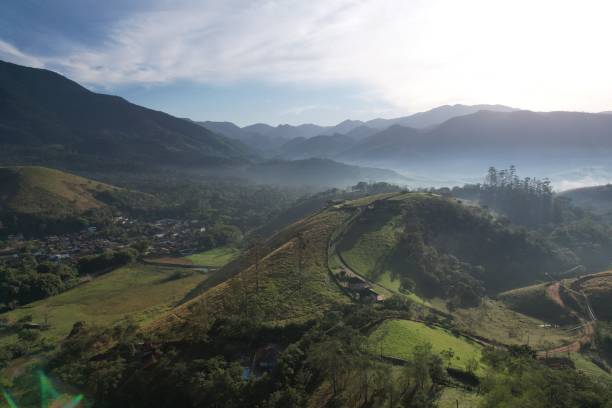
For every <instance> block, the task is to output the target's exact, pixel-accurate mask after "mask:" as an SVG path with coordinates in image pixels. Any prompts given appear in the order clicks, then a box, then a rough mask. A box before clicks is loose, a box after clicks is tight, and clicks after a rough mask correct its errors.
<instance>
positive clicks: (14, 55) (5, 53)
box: [0, 40, 44, 68]
mask: <svg viewBox="0 0 612 408" xmlns="http://www.w3.org/2000/svg"><path fill="white" fill-rule="evenodd" d="M0 59H1V60H6V61H12V62H14V63H16V64H21V65H27V66H29V67H35V68H42V67H43V66H44V63H43V61H41V60H40V59H39V58H36V57H34V56H32V55H27V54H25V53H23V52H21V51H19V50H18V49H17V48H16V47H15V46H13V45H11V44H9V43H7V42H6V41H2V40H0Z"/></svg>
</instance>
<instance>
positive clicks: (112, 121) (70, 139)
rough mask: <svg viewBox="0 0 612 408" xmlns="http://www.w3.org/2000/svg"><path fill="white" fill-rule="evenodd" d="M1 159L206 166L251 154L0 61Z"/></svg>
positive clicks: (193, 128) (197, 129)
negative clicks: (59, 159)
mask: <svg viewBox="0 0 612 408" xmlns="http://www.w3.org/2000/svg"><path fill="white" fill-rule="evenodd" d="M0 105H1V106H2V109H0V145H2V146H3V148H2V151H3V152H4V153H5V154H0V157H2V160H3V161H5V160H7V161H10V160H11V159H12V158H15V157H18V156H20V155H24V156H29V157H32V156H33V157H35V158H38V159H40V160H41V161H48V160H49V159H50V158H51V157H65V158H69V159H70V160H75V159H76V160H77V161H84V160H85V159H86V158H89V159H92V160H102V161H109V160H125V161H133V160H135V161H138V162H144V163H151V162H155V163H162V164H176V163H183V164H184V163H190V164H209V163H217V162H219V161H223V160H232V159H241V158H243V157H245V156H248V155H249V154H250V150H249V149H248V148H247V147H246V146H244V145H243V144H242V143H240V142H237V141H235V140H234V139H229V138H226V137H223V136H220V135H217V134H215V133H213V132H211V131H209V130H207V129H205V128H202V127H201V126H198V125H196V124H194V123H190V122H188V121H185V120H182V119H178V118H175V117H173V116H170V115H168V114H166V113H163V112H158V111H154V110H151V109H147V108H143V107H141V106H138V105H134V104H132V103H130V102H128V101H126V100H124V99H122V98H120V97H117V96H111V95H103V94H98V93H95V92H91V91H89V90H88V89H86V88H84V87H82V86H81V85H79V84H77V83H76V82H73V81H71V80H69V79H67V78H65V77H63V76H61V75H59V74H57V73H55V72H51V71H48V70H43V69H35V68H27V67H23V66H19V65H15V64H11V63H6V62H1V61H0Z"/></svg>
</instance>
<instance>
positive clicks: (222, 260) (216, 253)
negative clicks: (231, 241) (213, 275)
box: [185, 247, 240, 268]
mask: <svg viewBox="0 0 612 408" xmlns="http://www.w3.org/2000/svg"><path fill="white" fill-rule="evenodd" d="M239 254H240V251H239V250H238V249H236V248H232V247H221V248H215V249H211V250H210V251H206V252H201V253H199V254H193V255H189V256H187V257H185V259H188V260H190V261H191V262H193V263H194V264H196V265H205V266H210V267H214V268H221V267H222V266H225V265H226V264H227V263H229V262H230V261H232V260H233V259H234V258H236V257H237V256H238V255H239Z"/></svg>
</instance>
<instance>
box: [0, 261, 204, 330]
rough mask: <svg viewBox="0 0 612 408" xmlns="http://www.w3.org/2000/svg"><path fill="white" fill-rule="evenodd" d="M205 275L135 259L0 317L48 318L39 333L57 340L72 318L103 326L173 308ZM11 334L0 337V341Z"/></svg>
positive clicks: (143, 320)
mask: <svg viewBox="0 0 612 408" xmlns="http://www.w3.org/2000/svg"><path fill="white" fill-rule="evenodd" d="M205 279H206V276H205V275H204V274H202V273H200V272H196V271H184V270H177V269H176V268H165V267H154V266H145V265H140V264H136V265H131V266H126V267H123V268H119V269H116V270H114V271H112V272H109V273H108V274H105V275H102V276H100V277H99V278H96V279H94V280H93V281H91V282H87V283H84V284H82V285H80V286H77V287H75V288H73V289H71V290H68V291H66V292H63V293H61V294H59V295H57V296H53V297H50V298H47V299H44V300H40V301H37V302H34V303H31V304H28V305H25V306H23V307H20V308H18V309H16V310H14V311H11V312H8V313H5V314H3V315H0V316H1V317H4V318H8V319H11V320H17V319H20V318H23V317H24V316H28V315H30V316H32V321H33V322H35V323H40V322H44V320H45V317H47V319H48V323H49V324H50V325H51V328H50V329H49V330H48V331H45V332H43V333H44V336H45V337H48V338H49V339H50V340H57V339H60V338H63V337H65V336H66V335H67V334H68V333H69V332H70V330H71V328H72V325H73V324H74V323H75V322H77V321H85V322H87V323H90V324H100V325H108V324H113V323H115V322H117V321H120V320H122V319H125V318H126V317H127V316H129V317H130V318H131V319H132V320H134V321H136V322H137V323H141V324H142V323H146V322H148V321H150V320H152V319H155V318H156V317H157V316H159V315H161V314H162V313H164V312H166V311H168V310H170V309H172V308H173V307H174V306H175V305H176V302H178V301H179V300H181V299H182V298H183V296H184V295H185V294H186V293H187V292H188V291H189V290H191V289H192V288H193V287H195V286H196V285H198V284H199V283H201V282H202V281H204V280H205ZM11 337H12V336H9V337H7V336H5V337H4V338H2V337H0V342H7V341H10V340H11Z"/></svg>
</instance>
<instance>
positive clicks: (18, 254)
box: [0, 217, 206, 265]
mask: <svg viewBox="0 0 612 408" xmlns="http://www.w3.org/2000/svg"><path fill="white" fill-rule="evenodd" d="M205 232H206V227H205V225H204V223H203V222H201V221H200V220H177V219H161V220H157V221H152V222H143V221H139V220H135V219H130V218H127V217H115V218H114V219H113V222H112V224H110V225H109V226H99V227H96V226H91V227H88V228H86V229H84V230H82V231H79V232H75V233H68V234H63V235H49V236H46V237H43V238H38V239H26V238H25V237H24V236H23V235H10V236H8V237H7V240H6V243H5V247H4V248H0V262H2V263H5V264H7V265H17V264H19V263H20V262H21V260H22V258H24V257H26V256H33V257H34V258H36V260H37V261H39V262H41V261H56V262H60V261H61V262H63V263H68V264H76V263H77V262H78V260H79V259H80V258H82V257H84V256H89V255H97V254H100V253H103V252H105V251H113V250H118V249H122V248H126V247H130V246H133V245H137V244H138V243H143V242H144V243H146V245H147V246H148V249H147V250H146V255H147V256H150V257H162V256H185V255H190V254H193V253H195V252H198V251H201V250H203V249H205V248H201V247H202V245H200V244H199V243H200V242H201V239H199V237H200V236H201V235H202V234H203V233H205Z"/></svg>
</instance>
